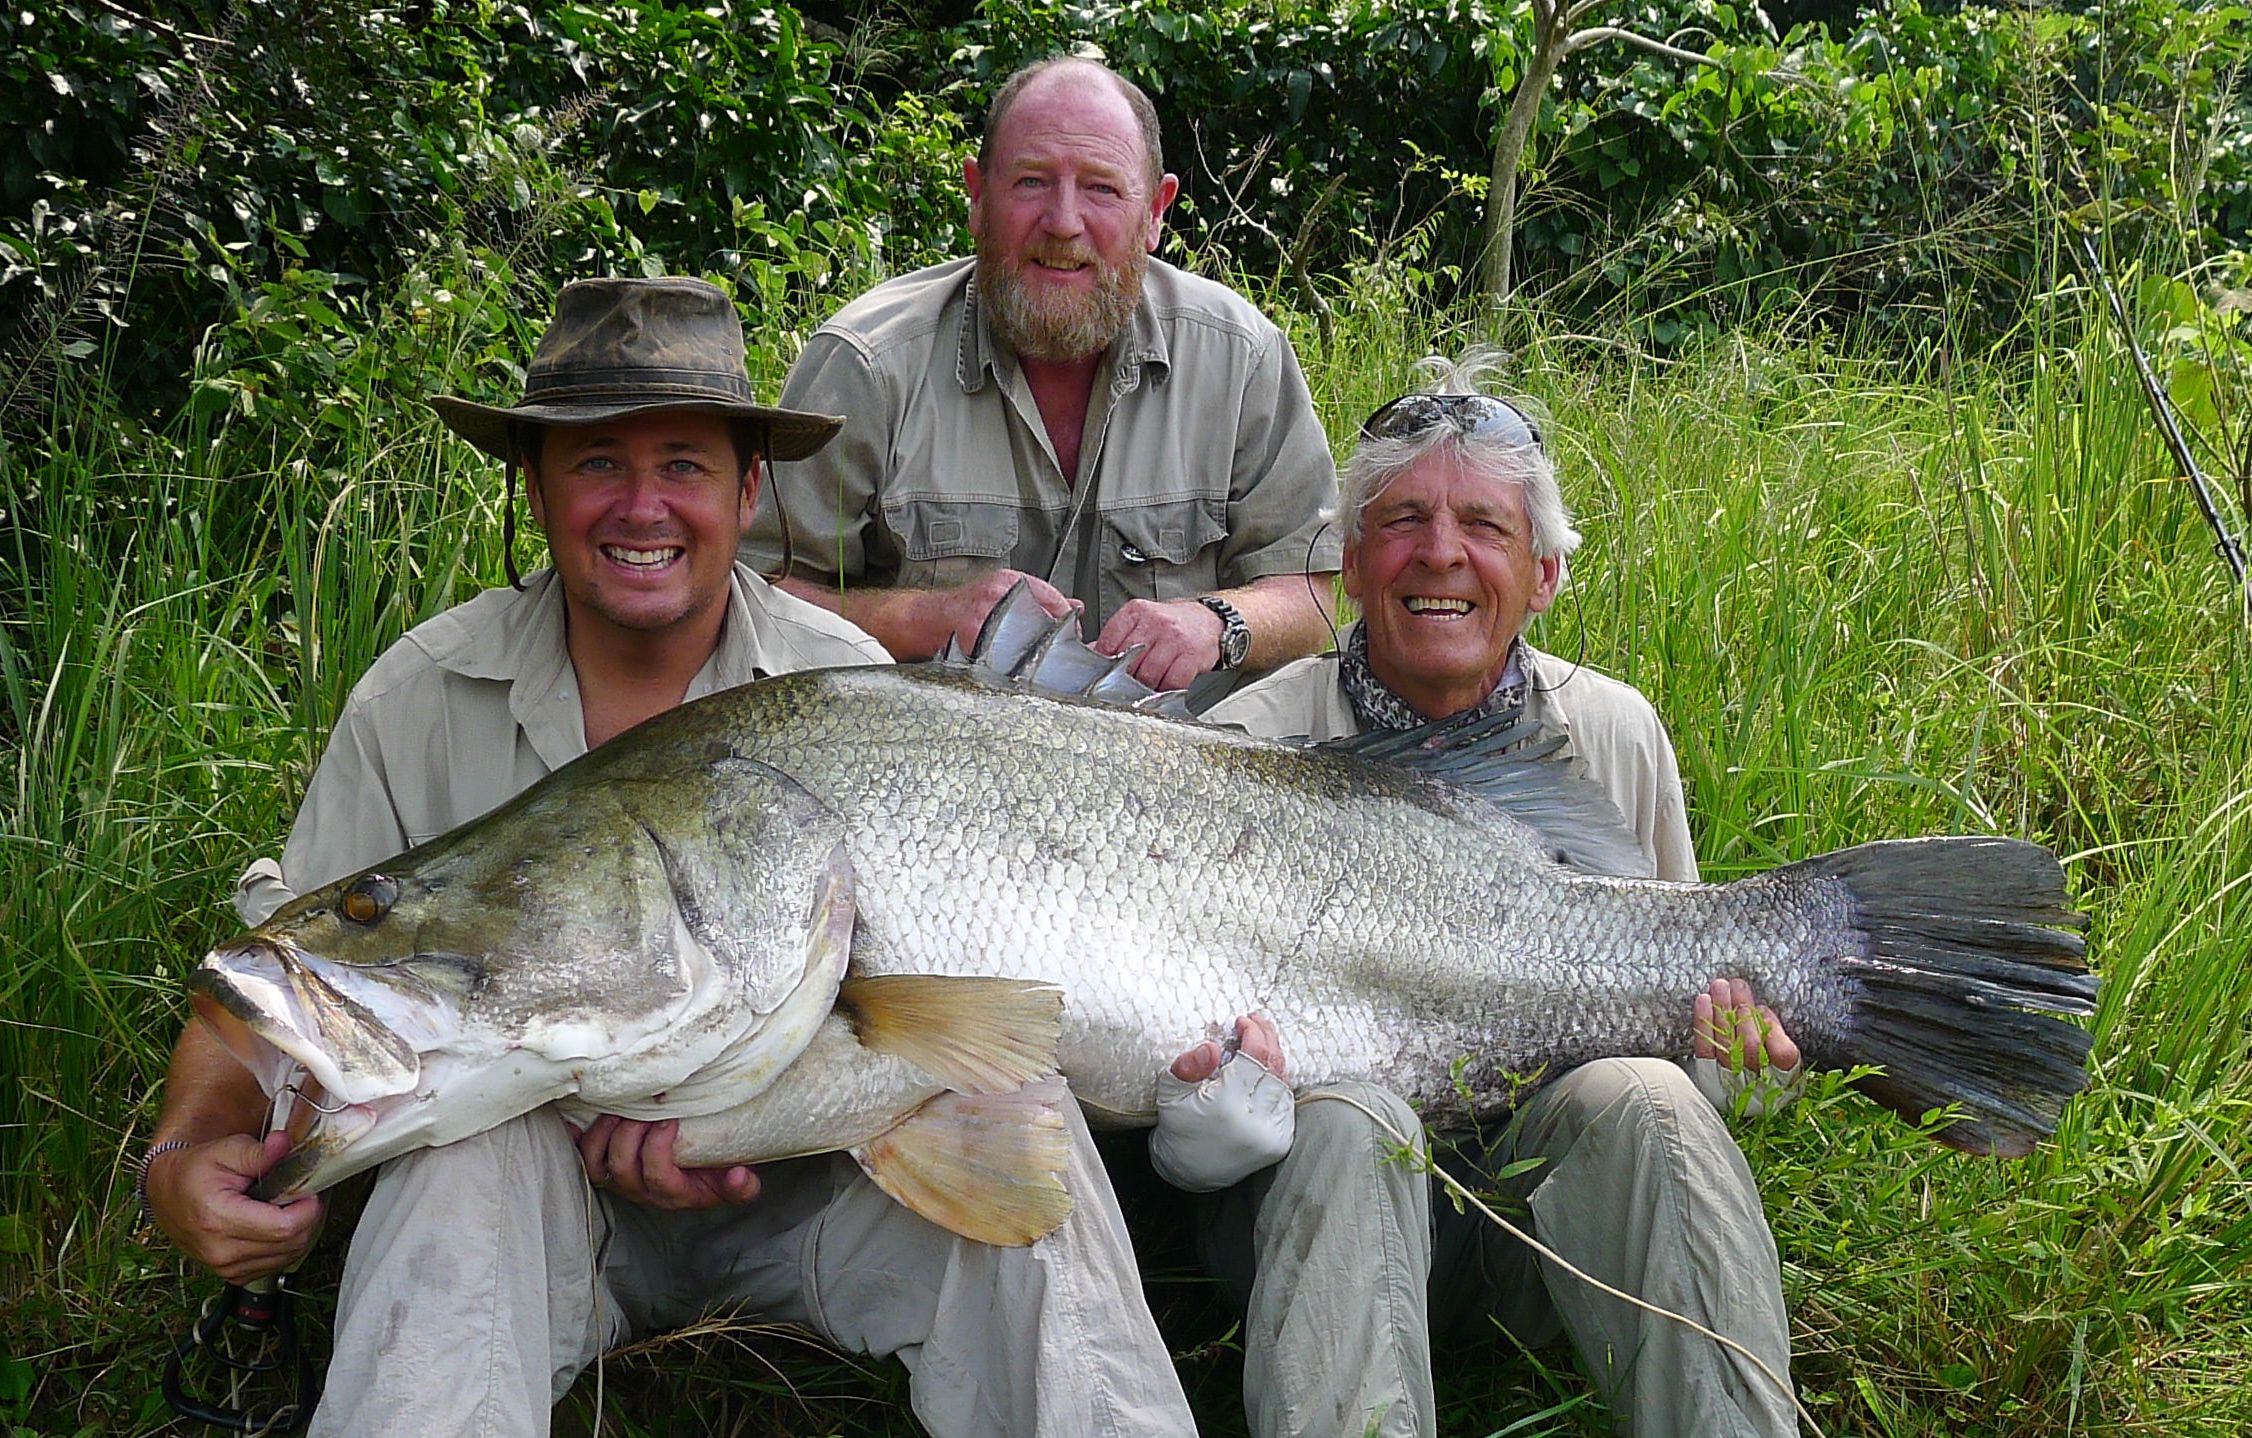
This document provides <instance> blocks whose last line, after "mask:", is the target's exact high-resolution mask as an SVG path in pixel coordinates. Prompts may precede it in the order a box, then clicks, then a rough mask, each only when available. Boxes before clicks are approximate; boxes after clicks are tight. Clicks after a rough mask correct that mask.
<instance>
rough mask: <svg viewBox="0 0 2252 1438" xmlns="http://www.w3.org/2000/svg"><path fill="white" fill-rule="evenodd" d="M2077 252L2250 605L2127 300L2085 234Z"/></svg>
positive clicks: (2251, 587)
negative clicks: (2108, 307)
mask: <svg viewBox="0 0 2252 1438" xmlns="http://www.w3.org/2000/svg"><path fill="white" fill-rule="evenodd" d="M2080 254H2081V257H2082V259H2083V261H2084V262H2085V268H2086V269H2087V272H2088V278H2089V279H2090V280H2092V281H2094V282H2095V284H2096V287H2097V288H2098V289H2101V290H2102V291H2103V297H2104V298H2105V299H2106V300H2108V301H2110V302H2111V318H2112V319H2113V320H2114V321H2115V322H2116V323H2117V324H2118V326H2119V337H2120V338H2121V339H2122V340H2125V341H2126V342H2127V352H2128V353H2129V354H2131V355H2133V356H2134V357H2135V372H2136V373H2137V374H2139V375H2141V376H2142V382H2143V397H2144V398H2145V399H2146V400H2148V401H2149V402H2150V412H2151V413H2152V414H2153V415H2154V416H2156V417H2157V420H2158V428H2159V431H2160V432H2161V433H2162V434H2164V435H2165V437H2166V447H2167V449H2169V450H2171V451H2172V452H2173V455H2174V462H2175V463H2176V464H2178V465H2180V466H2181V470H2182V476H2183V478H2185V479H2187V480H2188V481H2189V486H2190V489H2191V491H2192V492H2193V493H2195V494H2196V495H2197V507H2198V508H2199V509H2200V510H2203V511H2204V513H2205V522H2206V523H2207V524H2208V525H2210V526H2212V530H2213V534H2214V536H2215V539H2214V544H2213V552H2214V553H2216V554H2218V555H2220V556H2221V558H2222V559H2224V560H2226V561H2227V562H2228V566H2229V571H2230V572H2231V573H2233V574H2234V575H2235V576H2236V582H2237V585H2238V587H2239V588H2241V589H2243V590H2244V593H2245V601H2246V603H2247V604H2252V580H2247V579H2246V577H2245V568H2244V546H2243V545H2242V544H2241V543H2239V542H2238V540H2237V537H2236V536H2235V535H2234V534H2231V533H2230V532H2229V522H2228V516H2227V515H2226V514H2224V513H2222V512H2221V507H2220V506H2219V505H2218V504H2216V503H2214V501H2213V491H2212V489H2211V487H2209V486H2208V485H2207V484H2206V483H2205V472H2204V471H2203V470H2201V469H2199V468H2198V467H2197V456H2196V455H2194V454H2192V453H2190V448H2189V441H2188V440H2187V439H2185V438H2183V436H2182V427H2181V425H2180V424H2179V423H2178V422H2177V421H2176V419H2175V417H2174V406H2173V402H2172V401H2170V400H2169V399H2167V398H2166V391H2165V390H2163V389H2161V388H2160V387H2159V384H2158V376H2157V375H2155V374H2153V373H2151V368H2150V357H2149V356H2148V355H2145V354H2144V353H2143V347H2142V341H2141V340H2140V339H2138V338H2137V337H2136V335H2135V325H2134V321H2132V320H2131V319H2129V318H2128V317H2127V305H2126V302H2125V301H2123V300H2121V299H2120V298H2119V291H2118V289H2117V287H2115V286H2114V285H2113V284H2112V283H2111V276H2110V275H2108V274H2106V273H2105V272H2104V268H2103V260H2102V258H2101V257H2100V256H2098V255H2097V253H2096V243H2095V241H2094V240H2092V239H2090V238H2089V237H2088V236H2087V235H2084V234H2083V235H2082V236H2080Z"/></svg>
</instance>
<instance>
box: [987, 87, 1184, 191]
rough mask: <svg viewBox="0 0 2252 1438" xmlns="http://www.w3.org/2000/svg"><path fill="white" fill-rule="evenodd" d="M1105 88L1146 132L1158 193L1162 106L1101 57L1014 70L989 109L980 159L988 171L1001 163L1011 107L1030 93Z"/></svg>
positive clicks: (1147, 174)
mask: <svg viewBox="0 0 2252 1438" xmlns="http://www.w3.org/2000/svg"><path fill="white" fill-rule="evenodd" d="M1087 86H1099V87H1105V88H1107V89H1109V90H1110V91H1111V93H1113V94H1115V95H1116V96H1117V97H1118V98H1119V99H1120V100H1122V101H1124V102H1125V105H1126V109H1127V112H1128V114H1129V115H1131V116H1132V119H1133V128H1135V129H1137V130H1139V131H1140V132H1141V150H1142V159H1143V165H1142V174H1143V179H1144V181H1145V182H1146V183H1147V185H1148V186H1149V189H1150V190H1151V191H1152V192H1155V190H1156V189H1157V187H1158V184H1159V182H1160V180H1161V179H1162V178H1163V176H1164V174H1165V149H1164V145H1163V143H1162V141H1161V140H1160V138H1159V136H1158V133H1157V107H1156V106H1154V105H1152V104H1150V101H1149V96H1147V95H1145V94H1143V93H1142V89H1141V87H1140V86H1139V85H1136V84H1135V83H1134V82H1133V81H1131V80H1128V79H1126V78H1125V77H1124V76H1122V75H1120V74H1119V73H1118V72H1117V71H1115V70H1113V69H1111V68H1110V67H1109V66H1108V65H1105V64H1103V63H1102V62H1101V61H1100V60H1088V59H1082V58H1080V57H1079V56H1076V55H1058V56H1054V57H1051V58H1049V59H1046V60H1035V61H1034V62H1033V63H1031V64H1029V65H1027V66H1025V67H1024V68H1023V69H1021V70H1019V71H1017V72H1016V73H1015V74H1013V75H1011V76H1010V77H1009V78H1008V79H1007V80H1004V81H1003V82H1002V83H1001V88H1000V89H999V90H997V91H995V92H994V95H993V104H992V107H991V108H990V109H988V110H987V111H986V113H985V133H984V135H983V136H982V137H981V138H980V139H979V141H978V150H977V162H978V164H979V165H980V166H981V167H983V168H984V169H986V170H987V171H993V170H996V169H998V168H999V165H998V156H999V154H1000V151H1001V148H1002V145H1003V142H1004V138H1005V136H1004V131H1005V129H1006V126H1007V123H1008V119H1009V112H1010V111H1012V110H1014V109H1015V108H1016V106H1017V102H1018V101H1020V100H1022V99H1024V98H1025V96H1026V95H1027V94H1034V93H1041V92H1045V91H1048V90H1051V89H1063V88H1067V87H1087Z"/></svg>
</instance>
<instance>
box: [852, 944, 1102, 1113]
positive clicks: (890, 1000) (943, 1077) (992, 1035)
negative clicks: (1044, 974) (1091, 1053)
mask: <svg viewBox="0 0 2252 1438" xmlns="http://www.w3.org/2000/svg"><path fill="white" fill-rule="evenodd" d="M837 1011H838V1012H839V1013H841V1014H843V1015H844V1017H845V1018H846V1019H847V1020H849V1021H850V1022H851V1024H852V1029H853V1033H854V1035H855V1036H857V1037H858V1038H859V1040H860V1042H861V1044H862V1046H863V1047H866V1048H868V1049H872V1050H874V1051H875V1052H877V1053H882V1054H890V1055H891V1056H892V1057H894V1058H900V1059H905V1060H906V1061H907V1062H909V1063H911V1064H913V1065H915V1066H916V1067H917V1068H919V1069H921V1070H923V1072H925V1073H927V1074H929V1075H930V1076H931V1077H932V1078H935V1079H937V1080H938V1081H939V1082H940V1083H943V1084H945V1085H946V1086H947V1087H948V1088H951V1089H958V1090H960V1091H962V1092H963V1093H974V1094H1005V1093H1009V1092H1011V1091H1012V1090H1014V1089H1017V1088H1019V1087H1021V1086H1022V1085H1024V1084H1026V1083H1029V1082H1031V1081H1032V1080H1033V1079H1036V1078H1040V1077H1042V1076H1043V1075H1046V1074H1052V1073H1054V1072H1055V1071H1056V1044H1057V1043H1058V1041H1059V1040H1060V1039H1061V1038H1062V1035H1063V990H1062V989H1059V988H1057V987H1056V986H1055V985H1054V984H1049V983H1042V982H1040V981H1038V980H1034V979H1000V978H989V977H942V976H939V975H933V974H884V975H881V976H878V977H874V978H848V979H846V980H845V981H844V983H843V984H841V985H840V986H839V987H838V989H837Z"/></svg>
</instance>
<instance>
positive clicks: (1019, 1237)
mask: <svg viewBox="0 0 2252 1438" xmlns="http://www.w3.org/2000/svg"><path fill="white" fill-rule="evenodd" d="M1069 1102H1071V1097H1070V1093H1069V1091H1068V1090H1067V1089H1066V1088H1065V1087H1064V1084H1063V1081H1062V1080H1060V1079H1048V1080H1045V1081H1043V1082H1040V1083H1036V1084H1027V1085H1025V1086H1024V1087H1023V1088H1020V1089H1018V1090H1017V1091H1016V1092H1014V1093H1005V1094H962V1093H944V1094H940V1095H939V1096H938V1097H936V1098H934V1099H932V1100H931V1101H930V1102H928V1103H926V1104H924V1105H923V1106H922V1107H921V1108H918V1109H916V1110H915V1111H914V1112H913V1113H911V1114H909V1115H908V1116H907V1117H906V1118H904V1119H902V1120H900V1122H899V1123H898V1124H896V1125H894V1126H893V1127H892V1128H890V1129H888V1130H886V1131H885V1132H883V1133H881V1134H878V1135H877V1136H876V1137H875V1138H872V1139H870V1140H869V1141H868V1142H867V1143H865V1144H862V1145H861V1146H859V1147H858V1148H855V1149H853V1150H852V1156H853V1157H854V1158H855V1159H857V1160H858V1161H859V1163H860V1167H861V1168H862V1170H863V1171H865V1172H866V1173H867V1175H868V1177H869V1178H870V1179H872V1180H874V1182H875V1184H876V1186H877V1187H878V1188H880V1189H882V1190H883V1191H884V1192H885V1193H887V1194H890V1195H891V1196H892V1197H893V1198H894V1199H896V1200H898V1201H899V1203H901V1204H902V1205H904V1206H905V1207H906V1208H907V1209H909V1210H910V1211H911V1212H914V1213H917V1214H920V1215H921V1216H922V1217H924V1218H927V1219H929V1220H930V1221H931V1222H932V1223H935V1224H937V1225H938V1226H939V1227H941V1228H943V1229H946V1230H948V1231H949V1232H952V1233H958V1234H960V1235H962V1236H963V1237H964V1238H969V1239H975V1240H976V1241H977V1242H979V1243H991V1244H997V1245H1000V1246H1002V1247H1006V1248H1022V1247H1024V1246H1025V1245H1027V1244H1029V1243H1032V1242H1034V1241H1035V1240H1037V1239H1040V1238H1043V1237H1045V1236H1047V1235H1048V1234H1051V1233H1053V1232H1055V1231H1056V1230H1057V1229H1058V1228H1060V1227H1061V1226H1062V1225H1063V1221H1064V1219H1065V1218H1067V1217H1069V1216H1070V1214H1071V1194H1070V1191H1069V1190H1067V1189H1066V1188H1065V1187H1064V1182H1063V1171H1064V1164H1065V1162H1066V1160H1067V1159H1068V1158H1069V1156H1070V1146H1071V1135H1070V1132H1069V1130H1068V1129H1067V1128H1066V1127H1065V1124H1064V1118H1063V1112H1062V1108H1061V1105H1063V1104H1067V1103H1069Z"/></svg>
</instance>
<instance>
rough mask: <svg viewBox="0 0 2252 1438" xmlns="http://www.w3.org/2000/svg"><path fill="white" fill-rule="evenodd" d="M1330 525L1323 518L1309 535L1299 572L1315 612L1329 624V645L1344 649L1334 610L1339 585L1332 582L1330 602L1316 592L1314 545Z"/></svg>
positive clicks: (1334, 648)
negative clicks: (1319, 524)
mask: <svg viewBox="0 0 2252 1438" xmlns="http://www.w3.org/2000/svg"><path fill="white" fill-rule="evenodd" d="M1329 525H1330V521H1328V520H1326V519H1325V520H1323V521H1322V522H1321V526H1320V527H1319V528H1317V529H1316V530H1315V531H1314V532H1313V533H1312V534H1311V535H1309V536H1308V537H1307V539H1306V557H1305V558H1304V559H1302V560H1300V561H1298V572H1299V574H1300V575H1302V576H1303V577H1304V578H1305V581H1306V598H1307V599H1309V600H1311V601H1312V602H1313V606H1314V612H1315V613H1316V614H1319V615H1320V616H1321V622H1322V623H1324V624H1326V625H1328V626H1329V647H1330V648H1331V649H1333V650H1339V651H1342V650H1343V649H1344V648H1345V641H1344V640H1342V639H1340V638H1338V637H1337V616H1336V615H1335V614H1334V613H1333V612H1332V611H1334V610H1335V609H1336V608H1337V595H1336V593H1335V590H1336V587H1337V586H1336V583H1335V581H1334V579H1333V580H1332V582H1331V584H1330V589H1331V591H1332V592H1331V594H1330V596H1329V603H1327V604H1324V603H1322V602H1321V596H1320V595H1319V594H1317V593H1315V592H1314V546H1315V545H1317V544H1320V543H1321V537H1322V536H1323V535H1324V534H1326V533H1328V532H1329Z"/></svg>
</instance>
